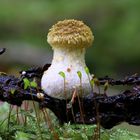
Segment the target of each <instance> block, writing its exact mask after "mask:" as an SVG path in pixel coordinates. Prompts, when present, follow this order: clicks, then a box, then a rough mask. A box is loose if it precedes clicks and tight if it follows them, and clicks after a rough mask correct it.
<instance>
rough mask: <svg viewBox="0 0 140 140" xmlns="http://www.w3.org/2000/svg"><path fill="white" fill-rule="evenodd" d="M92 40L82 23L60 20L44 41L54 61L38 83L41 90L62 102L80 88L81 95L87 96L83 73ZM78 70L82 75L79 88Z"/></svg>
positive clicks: (88, 86) (88, 85) (88, 84)
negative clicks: (86, 54) (87, 51)
mask: <svg viewBox="0 0 140 140" xmlns="http://www.w3.org/2000/svg"><path fill="white" fill-rule="evenodd" d="M93 40H94V36H93V34H92V31H91V29H90V28H89V27H88V26H87V25H85V24H84V23H83V22H82V21H78V20H74V19H70V20H63V21H59V22H58V23H56V24H55V25H53V26H52V28H51V29H50V32H49V33H48V37H47V41H48V43H49V44H50V45H51V46H52V49H53V51H54V54H53V60H52V64H51V66H50V67H49V69H48V70H46V71H45V72H44V74H43V77H42V80H41V86H42V89H43V90H44V92H45V93H46V94H48V95H49V96H52V97H55V98H59V99H65V94H66V95H67V98H68V99H70V98H71V97H72V94H73V92H74V91H75V89H76V90H77V93H78V91H79V90H80V87H81V86H82V96H85V95H87V94H89V93H90V91H91V87H90V81H89V79H88V75H87V74H86V72H85V67H86V64H85V50H86V48H88V47H90V46H91V45H92V42H93ZM78 71H80V72H81V74H82V77H81V81H82V85H80V78H79V77H78V74H77V72H78ZM59 72H64V74H65V89H64V79H63V77H61V76H60V74H59ZM89 77H90V76H89ZM64 90H65V94H64Z"/></svg>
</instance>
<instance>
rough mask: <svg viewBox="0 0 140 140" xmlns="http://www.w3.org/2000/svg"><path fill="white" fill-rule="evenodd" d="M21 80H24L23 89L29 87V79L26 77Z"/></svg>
mask: <svg viewBox="0 0 140 140" xmlns="http://www.w3.org/2000/svg"><path fill="white" fill-rule="evenodd" d="M23 82H24V89H27V88H28V87H30V81H29V80H28V79H27V78H24V79H23Z"/></svg>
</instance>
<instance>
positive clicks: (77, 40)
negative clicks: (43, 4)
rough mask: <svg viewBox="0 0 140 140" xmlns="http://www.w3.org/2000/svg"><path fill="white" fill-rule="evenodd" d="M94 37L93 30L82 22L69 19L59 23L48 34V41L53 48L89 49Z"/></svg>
mask: <svg viewBox="0 0 140 140" xmlns="http://www.w3.org/2000/svg"><path fill="white" fill-rule="evenodd" d="M93 40H94V36H93V34H92V31H91V29H90V28H89V27H88V26H87V25H85V24H84V23H83V22H82V21H78V20H74V19H69V20H63V21H58V22H57V23H56V24H55V25H53V26H52V28H51V29H50V32H49V33H48V38H47V41H48V43H49V44H50V45H51V46H53V47H74V48H76V47H78V48H87V47H89V46H91V45H92V43H93Z"/></svg>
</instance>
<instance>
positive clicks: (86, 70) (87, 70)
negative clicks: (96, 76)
mask: <svg viewBox="0 0 140 140" xmlns="http://www.w3.org/2000/svg"><path fill="white" fill-rule="evenodd" d="M85 72H86V74H87V75H89V69H88V67H85Z"/></svg>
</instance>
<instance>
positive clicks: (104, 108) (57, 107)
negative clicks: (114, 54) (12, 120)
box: [0, 49, 140, 129]
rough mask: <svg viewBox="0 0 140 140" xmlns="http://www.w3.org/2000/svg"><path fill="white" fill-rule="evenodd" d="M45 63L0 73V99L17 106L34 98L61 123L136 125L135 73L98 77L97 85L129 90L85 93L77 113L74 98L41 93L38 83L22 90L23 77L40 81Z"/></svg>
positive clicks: (139, 98)
mask: <svg viewBox="0 0 140 140" xmlns="http://www.w3.org/2000/svg"><path fill="white" fill-rule="evenodd" d="M0 52H1V54H2V53H3V52H4V50H1V49H0ZM48 66H49V65H46V66H44V67H43V68H31V69H29V70H27V71H21V72H20V73H21V77H19V78H16V77H14V76H9V75H6V74H4V73H1V75H0V100H1V101H4V102H5V101H6V102H8V103H9V104H12V105H17V106H21V105H22V102H23V101H25V100H34V101H36V102H38V103H39V106H40V108H49V109H50V110H52V111H53V112H54V114H55V115H56V116H57V118H58V119H59V121H60V122H61V123H64V122H71V123H79V124H82V123H84V124H95V123H97V120H98V121H100V124H101V125H102V126H103V127H104V128H107V129H110V128H112V127H113V126H115V125H117V124H119V123H121V122H128V123H129V124H133V125H140V109H139V106H140V77H139V76H137V75H133V76H128V77H126V78H125V79H123V80H114V79H112V78H109V77H104V78H99V79H98V83H99V84H100V85H104V84H105V83H108V84H109V85H131V89H130V90H126V91H124V92H123V93H122V94H119V95H115V96H109V97H108V96H105V95H104V94H99V93H94V92H93V93H89V96H87V97H84V98H82V99H80V102H81V104H80V105H81V108H82V115H81V111H80V107H79V100H78V98H77V97H76V98H75V99H74V101H73V102H71V101H70V100H67V101H66V100H60V99H56V98H52V97H50V96H48V95H46V94H45V93H43V91H42V90H41V88H40V84H38V86H37V87H28V88H26V89H25V87H24V84H25V83H24V80H23V79H24V78H28V79H29V80H31V81H32V80H33V79H34V78H37V79H38V81H39V83H40V79H41V77H42V74H43V71H44V70H46V69H47V68H48ZM38 92H41V93H43V94H44V99H43V100H42V99H39V98H38V97H37V93H38ZM66 103H67V104H66ZM97 114H98V115H97Z"/></svg>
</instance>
